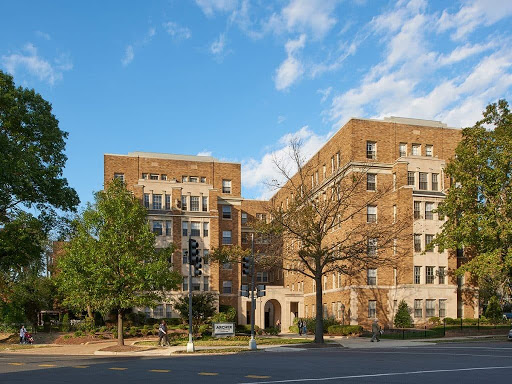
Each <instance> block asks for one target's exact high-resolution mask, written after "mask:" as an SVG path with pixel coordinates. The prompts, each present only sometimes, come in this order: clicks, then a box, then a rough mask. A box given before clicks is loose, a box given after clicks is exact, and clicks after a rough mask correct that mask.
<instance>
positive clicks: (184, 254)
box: [181, 249, 188, 264]
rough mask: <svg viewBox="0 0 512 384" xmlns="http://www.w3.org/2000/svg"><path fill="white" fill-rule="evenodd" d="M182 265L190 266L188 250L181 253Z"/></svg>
mask: <svg viewBox="0 0 512 384" xmlns="http://www.w3.org/2000/svg"><path fill="white" fill-rule="evenodd" d="M181 263H182V264H188V250H187V249H183V250H182V251H181Z"/></svg>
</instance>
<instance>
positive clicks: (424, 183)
mask: <svg viewBox="0 0 512 384" xmlns="http://www.w3.org/2000/svg"><path fill="white" fill-rule="evenodd" d="M427 189H428V173H426V172H420V190H422V191H426V190H427Z"/></svg>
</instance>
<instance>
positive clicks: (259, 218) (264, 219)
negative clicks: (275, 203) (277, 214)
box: [256, 213, 267, 223]
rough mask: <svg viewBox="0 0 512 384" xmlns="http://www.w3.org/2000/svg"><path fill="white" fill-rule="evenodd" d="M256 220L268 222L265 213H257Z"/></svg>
mask: <svg viewBox="0 0 512 384" xmlns="http://www.w3.org/2000/svg"><path fill="white" fill-rule="evenodd" d="M256 220H258V221H263V222H265V223H266V222H267V215H266V214H264V213H257V214H256Z"/></svg>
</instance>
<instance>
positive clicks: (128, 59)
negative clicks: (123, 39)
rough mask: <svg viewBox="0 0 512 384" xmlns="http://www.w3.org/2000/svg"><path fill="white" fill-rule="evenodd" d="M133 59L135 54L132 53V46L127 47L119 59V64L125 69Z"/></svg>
mask: <svg viewBox="0 0 512 384" xmlns="http://www.w3.org/2000/svg"><path fill="white" fill-rule="evenodd" d="M134 57H135V53H134V52H133V46H132V45H128V46H127V47H126V49H125V51H124V56H123V58H122V59H121V63H122V64H123V66H125V67H126V66H127V65H128V64H130V63H131V62H132V61H133V58H134Z"/></svg>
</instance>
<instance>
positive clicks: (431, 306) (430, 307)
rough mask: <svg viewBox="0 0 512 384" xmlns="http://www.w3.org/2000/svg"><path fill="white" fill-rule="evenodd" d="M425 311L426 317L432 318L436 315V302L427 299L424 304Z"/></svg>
mask: <svg viewBox="0 0 512 384" xmlns="http://www.w3.org/2000/svg"><path fill="white" fill-rule="evenodd" d="M425 304H426V305H425V309H426V312H427V313H426V315H427V317H429V318H430V317H434V316H435V315H436V301H435V300H432V299H427V301H426V302H425Z"/></svg>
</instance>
